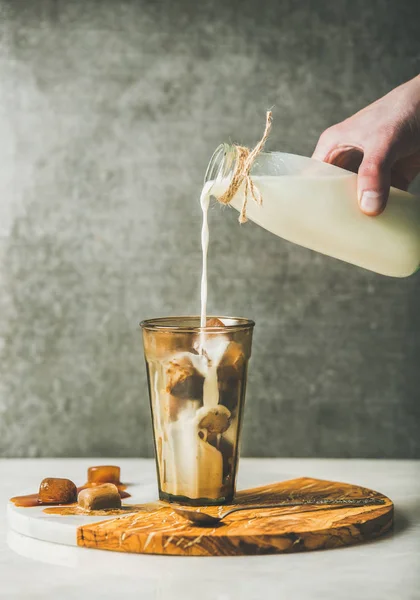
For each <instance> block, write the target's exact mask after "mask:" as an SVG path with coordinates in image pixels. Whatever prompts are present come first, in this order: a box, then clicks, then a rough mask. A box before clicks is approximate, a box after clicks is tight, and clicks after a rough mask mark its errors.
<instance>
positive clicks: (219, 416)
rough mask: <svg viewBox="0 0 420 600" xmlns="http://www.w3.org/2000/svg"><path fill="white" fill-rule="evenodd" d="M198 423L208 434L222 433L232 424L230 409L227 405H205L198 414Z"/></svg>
mask: <svg viewBox="0 0 420 600" xmlns="http://www.w3.org/2000/svg"><path fill="white" fill-rule="evenodd" d="M196 423H197V426H198V428H199V429H205V430H206V431H207V435H212V434H216V435H218V434H220V433H223V432H224V431H226V429H228V427H229V425H230V411H229V410H228V409H227V408H226V407H225V406H221V405H218V406H215V407H212V408H207V407H206V406H203V408H200V410H198V411H197V414H196Z"/></svg>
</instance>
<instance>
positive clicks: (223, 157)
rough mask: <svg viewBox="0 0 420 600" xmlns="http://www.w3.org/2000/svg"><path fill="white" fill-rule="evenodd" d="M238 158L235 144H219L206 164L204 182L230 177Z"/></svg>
mask: <svg viewBox="0 0 420 600" xmlns="http://www.w3.org/2000/svg"><path fill="white" fill-rule="evenodd" d="M237 159H238V151H237V148H236V146H234V145H232V144H220V146H218V147H217V148H216V150H215V151H214V153H213V156H212V157H211V159H210V162H209V164H208V166H207V170H206V174H205V177H204V183H207V182H208V181H220V180H221V179H225V180H226V179H230V178H231V177H232V175H233V173H234V172H235V169H236V163H237Z"/></svg>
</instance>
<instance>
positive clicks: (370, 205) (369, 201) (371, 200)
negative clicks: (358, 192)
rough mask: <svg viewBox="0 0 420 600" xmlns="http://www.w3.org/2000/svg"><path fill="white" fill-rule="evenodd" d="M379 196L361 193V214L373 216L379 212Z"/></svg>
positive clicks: (373, 193) (374, 193) (380, 203)
mask: <svg viewBox="0 0 420 600" xmlns="http://www.w3.org/2000/svg"><path fill="white" fill-rule="evenodd" d="M381 206H382V202H381V196H380V195H379V194H378V192H363V194H362V197H361V199H360V208H361V209H362V210H363V212H365V213H368V214H374V213H377V212H379V211H380V210H381Z"/></svg>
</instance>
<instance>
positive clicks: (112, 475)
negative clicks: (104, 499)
mask: <svg viewBox="0 0 420 600" xmlns="http://www.w3.org/2000/svg"><path fill="white" fill-rule="evenodd" d="M120 477H121V469H120V467H116V466H114V465H100V466H99V467H89V469H88V472H87V478H88V483H94V484H101V483H114V484H115V485H120V483H121V482H120Z"/></svg>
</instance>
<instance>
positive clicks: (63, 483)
mask: <svg viewBox="0 0 420 600" xmlns="http://www.w3.org/2000/svg"><path fill="white" fill-rule="evenodd" d="M76 500H77V488H76V486H75V484H74V483H73V482H72V481H71V480H70V479H62V478H60V477H46V478H45V479H43V480H42V481H41V484H40V486H39V492H38V502H39V503H40V504H71V503H72V502H76Z"/></svg>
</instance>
